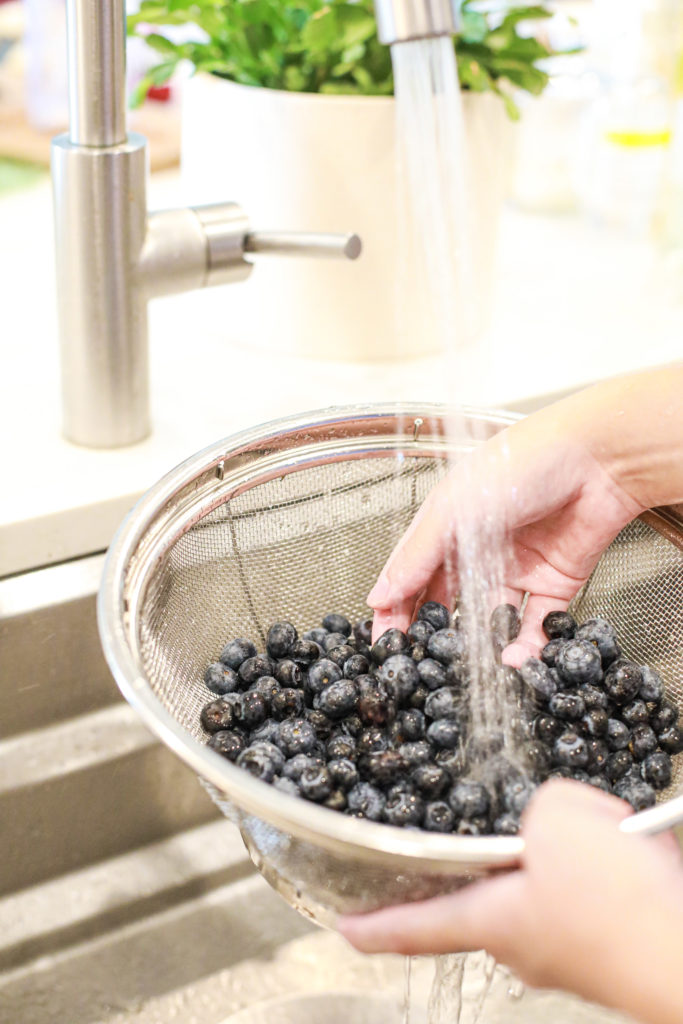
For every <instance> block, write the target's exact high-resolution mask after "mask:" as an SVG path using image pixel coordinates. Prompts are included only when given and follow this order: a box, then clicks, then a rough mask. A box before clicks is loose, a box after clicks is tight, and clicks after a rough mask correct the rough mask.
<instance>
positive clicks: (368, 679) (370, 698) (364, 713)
mask: <svg viewBox="0 0 683 1024" xmlns="http://www.w3.org/2000/svg"><path fill="white" fill-rule="evenodd" d="M355 682H356V685H357V686H358V693H359V700H358V714H359V716H360V718H361V721H363V722H366V723H367V724H368V725H386V723H387V722H392V721H393V720H394V718H395V717H396V701H395V698H394V692H393V689H392V688H391V687H390V686H388V685H387V684H386V683H385V682H383V681H382V680H381V679H376V678H375V677H374V676H359V677H358V679H356V680H355Z"/></svg>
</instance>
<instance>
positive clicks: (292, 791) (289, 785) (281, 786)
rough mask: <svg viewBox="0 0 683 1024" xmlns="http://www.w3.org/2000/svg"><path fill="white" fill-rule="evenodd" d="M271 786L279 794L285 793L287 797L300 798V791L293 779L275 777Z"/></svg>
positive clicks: (284, 776)
mask: <svg viewBox="0 0 683 1024" xmlns="http://www.w3.org/2000/svg"><path fill="white" fill-rule="evenodd" d="M272 785H273V787H274V789H277V790H278V792H280V793H286V794H287V795H288V796H299V797H300V796H301V790H300V789H299V787H298V786H297V784H296V782H295V781H294V779H288V778H287V776H286V775H276V776H275V778H274V779H273V783H272Z"/></svg>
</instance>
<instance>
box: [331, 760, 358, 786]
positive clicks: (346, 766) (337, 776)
mask: <svg viewBox="0 0 683 1024" xmlns="http://www.w3.org/2000/svg"><path fill="white" fill-rule="evenodd" d="M327 770H328V772H329V773H330V778H331V779H332V782H333V783H334V785H335V786H338V787H339V788H340V789H343V790H345V791H347V790H349V789H353V787H354V786H355V785H356V784H357V783H358V780H359V778H360V776H359V774H358V769H357V768H356V766H355V764H354V763H353V761H350V760H349V759H348V758H347V757H336V758H333V759H332V760H331V761H328V762H327Z"/></svg>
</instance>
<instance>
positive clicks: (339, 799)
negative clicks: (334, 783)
mask: <svg viewBox="0 0 683 1024" xmlns="http://www.w3.org/2000/svg"><path fill="white" fill-rule="evenodd" d="M323 804H324V805H325V807H329V808H330V810H332V811H345V810H346V793H345V792H344V790H343V789H339V788H338V789H333V790H332V792H331V793H330V795H329V796H328V797H327V799H325V800H323Z"/></svg>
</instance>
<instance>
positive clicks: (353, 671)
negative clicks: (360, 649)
mask: <svg viewBox="0 0 683 1024" xmlns="http://www.w3.org/2000/svg"><path fill="white" fill-rule="evenodd" d="M330 653H332V652H330ZM369 670H370V663H369V661H368V659H367V658H366V657H364V655H362V654H352V655H351V656H350V657H349V658H347V659H346V661H345V662H344V678H345V679H357V678H358V676H364V675H365V674H366V673H367V672H369Z"/></svg>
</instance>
